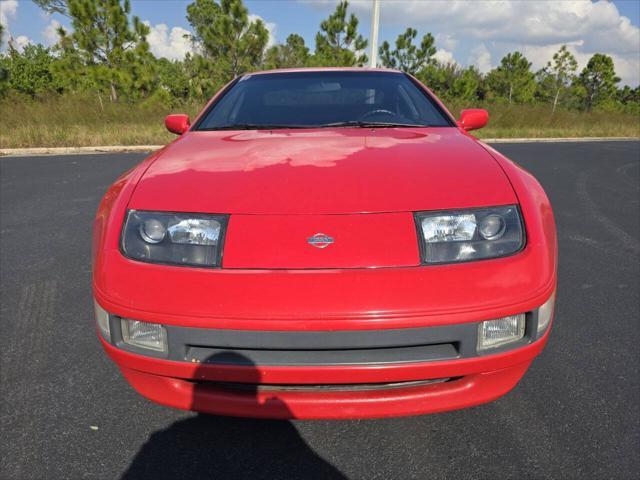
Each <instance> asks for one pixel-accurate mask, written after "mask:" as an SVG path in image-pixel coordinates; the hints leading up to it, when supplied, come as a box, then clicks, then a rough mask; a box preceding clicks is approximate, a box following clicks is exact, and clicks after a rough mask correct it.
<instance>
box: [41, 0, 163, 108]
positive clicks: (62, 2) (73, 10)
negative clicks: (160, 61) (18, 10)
mask: <svg viewBox="0 0 640 480" xmlns="http://www.w3.org/2000/svg"><path fill="white" fill-rule="evenodd" d="M37 3H38V4H39V5H40V6H41V7H42V8H44V9H45V10H47V11H49V12H58V13H61V14H64V15H67V16H68V17H69V18H70V19H71V25H72V27H73V31H72V32H71V33H68V32H66V31H65V30H64V29H63V28H62V27H61V28H60V29H59V30H58V33H59V35H60V44H61V48H62V49H64V50H66V51H67V54H68V55H70V56H73V54H74V52H73V51H75V52H77V53H78V54H79V57H80V58H81V60H82V63H83V65H84V67H86V69H87V71H86V72H83V73H84V74H88V75H89V76H90V77H91V79H92V81H93V83H94V84H95V85H96V87H97V88H98V89H100V90H102V89H103V88H107V89H108V91H109V95H110V97H111V101H114V102H115V101H117V100H118V97H119V93H122V91H125V92H126V91H127V88H128V89H135V90H136V91H137V92H142V93H144V92H145V91H147V90H150V88H151V87H150V85H149V81H150V78H151V77H152V75H151V74H150V73H149V71H148V70H149V68H151V59H152V58H151V55H150V53H149V44H148V43H147V40H146V36H147V34H148V33H149V27H147V26H146V25H145V24H143V23H142V22H141V21H140V19H139V18H138V17H135V16H134V17H133V18H132V20H131V21H130V19H129V17H130V13H131V5H130V3H129V0H123V1H122V2H121V1H120V0H37ZM69 74H71V75H76V74H78V72H74V71H70V72H69ZM119 90H120V92H119ZM128 93H132V92H128Z"/></svg>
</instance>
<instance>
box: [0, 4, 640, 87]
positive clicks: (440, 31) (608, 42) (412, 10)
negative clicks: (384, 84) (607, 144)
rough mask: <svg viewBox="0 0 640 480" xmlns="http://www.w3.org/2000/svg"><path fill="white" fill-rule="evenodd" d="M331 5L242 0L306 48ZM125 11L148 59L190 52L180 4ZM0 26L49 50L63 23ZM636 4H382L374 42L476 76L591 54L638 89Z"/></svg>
mask: <svg viewBox="0 0 640 480" xmlns="http://www.w3.org/2000/svg"><path fill="white" fill-rule="evenodd" d="M336 1H337V0H245V3H246V5H247V7H248V8H249V11H250V13H251V14H252V15H256V16H259V17H260V18H262V19H263V21H264V22H265V23H266V24H267V26H268V27H269V29H270V31H271V41H272V42H281V41H284V40H285V39H286V37H287V35H289V34H290V33H294V32H295V33H299V34H301V35H302V36H303V37H304V38H305V40H306V42H307V45H309V46H310V47H311V48H313V45H314V37H315V34H316V32H317V31H318V28H319V24H320V22H321V21H322V19H323V18H325V17H326V16H327V15H328V14H329V13H330V12H331V11H332V10H333V9H334V8H335V4H336ZM131 3H132V10H133V13H134V14H135V15H138V16H139V17H140V18H141V19H142V20H144V21H147V22H149V25H150V27H151V29H152V33H151V35H150V38H149V42H150V44H151V47H152V50H153V51H154V53H155V54H156V55H159V56H166V57H169V58H180V57H182V56H183V55H184V54H185V53H186V52H187V51H189V50H190V49H191V48H192V47H191V45H190V43H189V42H188V41H186V40H185V39H184V38H183V37H184V34H185V33H188V32H189V31H190V30H191V27H190V25H189V24H188V22H187V20H186V18H185V13H186V6H187V5H188V4H189V1H188V0H185V1H182V0H132V1H131ZM351 10H352V11H353V12H354V13H356V15H357V16H358V17H359V19H360V32H361V33H362V35H363V36H365V37H367V38H368V36H369V30H370V21H371V16H370V15H371V14H370V12H371V0H356V1H353V2H351ZM0 21H1V22H2V23H3V24H4V25H5V27H6V28H7V29H8V31H9V32H10V35H11V36H12V38H13V39H14V41H15V43H16V44H18V45H22V44H25V43H27V42H32V43H43V44H46V45H51V44H52V43H53V42H55V34H54V27H55V26H56V25H57V24H58V23H61V24H63V25H67V24H68V21H67V19H66V18H64V17H61V16H59V15H54V16H47V15H46V14H44V13H43V12H42V11H41V10H40V9H39V8H38V7H37V6H36V5H34V4H33V3H32V2H31V1H29V0H0ZM639 23H640V1H639V0H617V1H606V0H599V1H591V0H578V1H570V0H564V1H546V0H542V1H535V0H528V1H517V0H516V1H508V0H492V1H490V0H486V1H485V0H477V1H473V2H472V1H464V0H459V1H458V0H382V8H381V27H380V41H383V40H389V41H391V42H393V40H394V39H395V37H396V36H397V35H398V33H400V32H402V31H404V29H405V28H406V27H408V26H413V27H414V28H416V29H417V30H418V32H419V35H422V34H424V33H427V32H431V33H432V34H433V35H434V36H435V37H436V46H437V48H438V52H437V54H436V57H437V58H438V59H439V60H441V61H455V62H457V63H459V64H461V65H463V66H467V65H472V64H473V65H476V66H477V67H478V68H480V70H481V71H487V70H488V69H490V68H493V67H495V66H496V65H497V64H498V63H499V61H500V58H502V56H504V54H506V53H507V52H509V51H513V50H516V49H518V50H520V51H522V52H523V53H524V54H525V55H526V56H527V57H528V58H529V60H530V61H532V63H533V67H534V68H540V67H542V66H544V64H545V63H546V62H547V61H548V60H549V59H550V58H551V55H552V54H553V52H555V51H557V49H558V48H559V46H560V45H561V44H563V43H567V44H568V45H569V48H570V50H571V51H572V52H573V53H574V54H575V55H576V57H577V59H578V62H579V64H580V66H581V67H582V66H583V65H584V64H585V63H586V62H587V60H588V59H589V57H590V56H591V55H592V54H593V53H596V52H601V53H607V54H609V55H611V56H612V57H613V59H614V62H615V64H616V71H617V73H618V75H619V76H620V77H622V79H623V83H625V84H631V85H633V86H635V85H637V84H638V83H639V82H640V28H639Z"/></svg>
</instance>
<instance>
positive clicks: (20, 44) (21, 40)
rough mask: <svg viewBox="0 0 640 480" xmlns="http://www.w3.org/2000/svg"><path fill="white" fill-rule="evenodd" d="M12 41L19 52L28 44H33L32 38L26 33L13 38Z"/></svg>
mask: <svg viewBox="0 0 640 480" xmlns="http://www.w3.org/2000/svg"><path fill="white" fill-rule="evenodd" d="M12 43H13V47H14V48H15V49H16V50H18V51H19V52H21V51H23V50H24V47H26V46H27V45H31V44H33V42H32V41H31V39H30V38H29V37H27V36H26V35H18V36H17V37H16V38H14V39H13V42H12Z"/></svg>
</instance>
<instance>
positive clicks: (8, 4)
mask: <svg viewBox="0 0 640 480" xmlns="http://www.w3.org/2000/svg"><path fill="white" fill-rule="evenodd" d="M16 10H18V0H1V1H0V24H2V26H3V27H4V28H6V29H8V28H9V18H15V16H16Z"/></svg>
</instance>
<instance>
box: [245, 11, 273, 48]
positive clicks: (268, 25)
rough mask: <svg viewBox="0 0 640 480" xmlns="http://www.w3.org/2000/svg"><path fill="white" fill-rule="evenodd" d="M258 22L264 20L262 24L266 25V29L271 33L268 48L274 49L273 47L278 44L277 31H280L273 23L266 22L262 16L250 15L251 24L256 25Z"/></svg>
mask: <svg viewBox="0 0 640 480" xmlns="http://www.w3.org/2000/svg"><path fill="white" fill-rule="evenodd" d="M256 20H262V23H264V26H265V28H266V29H267V31H268V32H269V40H268V41H267V48H269V47H272V46H273V45H275V44H276V30H277V29H278V26H277V25H276V24H275V23H273V22H267V21H265V19H264V18H262V17H261V16H260V15H255V14H253V13H252V14H249V22H251V23H254V22H255V21H256Z"/></svg>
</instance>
